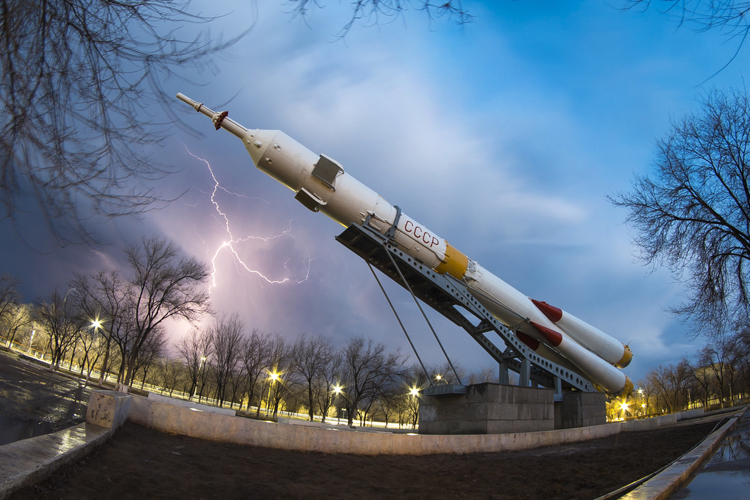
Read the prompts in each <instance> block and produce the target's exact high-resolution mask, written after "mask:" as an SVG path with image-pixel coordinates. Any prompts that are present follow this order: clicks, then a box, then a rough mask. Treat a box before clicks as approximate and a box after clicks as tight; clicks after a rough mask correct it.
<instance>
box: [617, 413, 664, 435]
mask: <svg viewBox="0 0 750 500" xmlns="http://www.w3.org/2000/svg"><path fill="white" fill-rule="evenodd" d="M677 416H678V414H677V413H671V414H669V415H664V416H661V417H653V418H644V419H643V420H628V421H626V422H621V424H620V425H622V431H623V432H633V431H654V430H656V429H661V428H663V427H671V426H673V425H674V424H676V423H677V420H678V418H677Z"/></svg>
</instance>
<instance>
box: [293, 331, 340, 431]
mask: <svg viewBox="0 0 750 500" xmlns="http://www.w3.org/2000/svg"><path fill="white" fill-rule="evenodd" d="M292 351H293V352H292V367H293V368H294V370H295V371H296V372H297V373H298V374H299V375H301V376H302V378H303V379H305V383H306V385H307V402H308V405H307V408H308V415H309V417H310V421H311V422H312V421H313V416H314V413H315V402H316V401H317V400H318V399H319V397H320V393H321V392H322V391H326V387H325V385H326V384H325V379H324V378H323V375H324V373H325V371H326V368H327V367H328V365H329V364H330V363H331V360H332V359H333V355H334V348H333V345H332V344H331V339H329V338H325V337H321V336H319V335H315V336H312V337H308V336H307V335H302V336H301V337H299V338H298V339H297V341H296V342H295V343H294V346H293V348H292ZM321 382H323V384H321ZM326 396H327V395H326ZM326 399H327V397H326Z"/></svg>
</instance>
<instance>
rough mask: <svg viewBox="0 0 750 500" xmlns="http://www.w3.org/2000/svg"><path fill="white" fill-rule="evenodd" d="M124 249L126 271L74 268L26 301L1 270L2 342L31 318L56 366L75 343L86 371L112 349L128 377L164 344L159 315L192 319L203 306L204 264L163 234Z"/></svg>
mask: <svg viewBox="0 0 750 500" xmlns="http://www.w3.org/2000/svg"><path fill="white" fill-rule="evenodd" d="M125 255H126V257H127V262H128V275H127V276H122V275H121V274H120V273H119V272H118V271H117V270H113V269H102V270H98V271H94V272H92V273H90V274H88V275H76V276H75V278H74V279H73V280H72V281H71V282H70V284H69V286H68V288H67V290H66V291H65V292H64V293H63V292H62V291H61V290H60V289H59V288H55V290H54V291H53V292H52V293H51V294H50V295H48V296H46V297H43V298H41V299H38V300H37V301H36V302H35V303H34V304H32V305H26V304H21V303H20V295H19V293H18V290H17V288H18V284H19V283H18V281H17V280H15V279H13V278H11V277H7V276H5V277H3V278H2V279H1V280H0V300H1V301H2V302H0V323H2V324H4V325H5V331H6V334H7V337H8V343H9V345H10V344H12V343H13V341H14V340H15V339H16V337H17V335H18V334H19V332H23V331H24V327H27V328H26V329H25V330H26V331H28V327H29V326H31V327H32V330H31V332H32V335H33V334H34V333H35V332H36V331H37V330H39V331H40V336H42V335H44V344H45V348H44V350H45V352H48V353H49V354H50V356H51V358H52V362H51V364H50V369H52V370H56V369H58V368H59V367H60V363H61V362H62V360H63V359H64V358H66V357H69V358H70V359H71V366H72V360H73V358H74V357H75V354H76V351H77V348H78V347H79V346H80V347H82V350H83V352H84V362H83V363H82V364H81V366H82V367H83V366H87V367H88V368H89V373H90V372H91V370H92V369H93V367H94V364H96V363H97V362H98V361H99V359H100V358H101V359H102V365H103V366H102V370H101V371H102V372H106V371H110V367H111V361H112V359H114V357H116V358H117V359H118V361H119V369H118V370H117V373H118V383H121V384H123V385H125V386H127V385H130V384H131V382H132V380H133V379H134V376H135V373H136V372H137V371H138V370H139V369H140V368H141V367H142V366H144V364H145V363H147V361H148V360H149V359H150V358H154V357H157V356H158V355H159V354H160V353H161V352H162V351H163V348H164V343H165V340H164V324H165V322H166V321H168V320H170V319H176V318H183V319H186V320H188V321H190V322H195V321H198V320H199V319H200V318H201V317H202V316H203V315H204V314H205V313H208V312H210V307H209V295H208V289H207V287H206V281H207V278H208V274H209V270H208V267H207V266H206V265H205V264H203V263H200V262H198V261H197V260H196V259H193V258H188V257H186V256H184V255H183V254H182V252H181V251H180V249H179V247H177V245H175V244H174V243H172V242H170V241H168V240H166V239H164V238H145V239H143V240H142V241H141V242H140V243H139V244H137V245H130V246H128V247H127V248H126V249H125ZM31 341H32V339H31V338H29V345H31ZM37 342H38V340H37ZM114 350H116V351H117V352H116V353H115V354H116V356H114V357H113V351H114ZM69 354H70V355H69Z"/></svg>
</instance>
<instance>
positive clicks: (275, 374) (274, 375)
mask: <svg viewBox="0 0 750 500" xmlns="http://www.w3.org/2000/svg"><path fill="white" fill-rule="evenodd" d="M269 378H270V379H271V383H270V384H269V386H268V400H267V401H266V417H268V410H270V409H271V408H270V407H271V388H273V387H274V382H276V381H277V380H279V372H277V371H276V370H274V371H272V372H271V376H270V377H269Z"/></svg>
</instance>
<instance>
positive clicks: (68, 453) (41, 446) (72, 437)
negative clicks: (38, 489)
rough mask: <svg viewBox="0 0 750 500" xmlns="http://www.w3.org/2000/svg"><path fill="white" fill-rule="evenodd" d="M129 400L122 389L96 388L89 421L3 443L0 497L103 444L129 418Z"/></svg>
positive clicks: (89, 412) (92, 398)
mask: <svg viewBox="0 0 750 500" xmlns="http://www.w3.org/2000/svg"><path fill="white" fill-rule="evenodd" d="M130 401H131V397H130V396H127V395H125V394H122V393H119V392H115V391H94V392H92V393H91V399H90V400H89V406H88V410H87V411H86V423H83V424H79V425H76V426H73V427H69V428H67V429H64V430H61V431H58V432H53V433H51V434H45V435H43V436H37V437H34V438H30V439H22V440H21V441H16V442H14V443H10V444H6V445H4V446H0V500H3V499H5V498H8V497H9V496H10V495H11V494H12V493H13V492H15V491H17V490H19V489H20V488H23V487H26V486H31V485H33V484H36V483H38V482H39V481H42V480H44V479H46V478H48V477H49V476H50V475H52V473H53V472H55V471H56V470H57V469H59V468H60V467H61V466H62V465H64V464H66V463H68V462H71V461H73V460H77V459H79V458H81V457H83V456H85V455H87V454H88V453H90V452H91V451H92V450H93V449H94V448H96V447H97V446H99V445H101V444H103V443H104V442H105V441H106V440H107V439H109V438H110V437H112V435H113V434H114V433H115V430H116V429H117V428H118V427H120V426H121V425H122V424H123V423H124V422H125V420H126V419H127V416H128V412H129V411H130Z"/></svg>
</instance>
